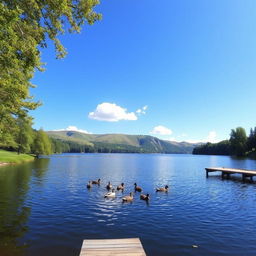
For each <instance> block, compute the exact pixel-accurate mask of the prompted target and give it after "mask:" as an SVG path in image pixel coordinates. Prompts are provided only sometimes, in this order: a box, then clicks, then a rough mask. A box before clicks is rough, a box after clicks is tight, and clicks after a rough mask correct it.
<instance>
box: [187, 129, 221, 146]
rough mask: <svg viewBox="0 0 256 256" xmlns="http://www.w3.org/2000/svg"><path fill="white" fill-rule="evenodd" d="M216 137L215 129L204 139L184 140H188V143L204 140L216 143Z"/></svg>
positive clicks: (202, 141) (204, 141) (203, 141)
mask: <svg viewBox="0 0 256 256" xmlns="http://www.w3.org/2000/svg"><path fill="white" fill-rule="evenodd" d="M217 137H218V136H217V132H216V131H210V132H209V133H208V135H207V137H206V138H205V139H202V140H193V139H189V140H186V142H189V143H206V142H211V143H216V142H218V140H217Z"/></svg>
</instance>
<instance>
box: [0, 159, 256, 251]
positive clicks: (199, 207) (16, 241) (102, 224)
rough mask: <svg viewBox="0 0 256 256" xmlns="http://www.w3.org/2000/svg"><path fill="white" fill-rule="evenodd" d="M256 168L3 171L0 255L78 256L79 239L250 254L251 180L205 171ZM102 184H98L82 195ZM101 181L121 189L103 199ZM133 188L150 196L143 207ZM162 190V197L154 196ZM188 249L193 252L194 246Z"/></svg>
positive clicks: (82, 162) (233, 162)
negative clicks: (90, 183)
mask: <svg viewBox="0 0 256 256" xmlns="http://www.w3.org/2000/svg"><path fill="white" fill-rule="evenodd" d="M209 166H226V167H237V168H248V169H256V162H255V161H253V160H238V159H232V158H230V157H225V156H193V155H161V154H159V155H157V154H148V155H146V154H145V155H143V154H141V155H138V154H80V155H72V154H69V155H64V154H63V155H55V156H51V157H50V158H48V159H39V160H37V161H35V162H34V163H29V164H24V165H17V166H6V167H4V168H1V169H0V236H1V240H0V255H7V256H9V255H56V254H57V255H78V254H79V250H80V247H81V244H82V240H83V239H86V238H87V239H88V238H94V239H97V238H125V237H140V238H141V240H142V243H143V246H144V248H145V250H146V252H147V254H148V255H239V256H240V255H255V251H256V236H255V231H256V222H255V218H256V182H242V179H241V177H240V176H239V175H234V176H233V177H232V178H231V179H229V180H222V179H221V177H220V174H217V173H211V174H210V177H209V178H208V179H207V178H206V176H205V171H204V168H205V167H209ZM98 178H101V180H102V183H101V185H100V186H98V185H94V186H93V187H92V188H91V189H87V188H86V184H87V182H88V181H89V180H96V179H98ZM108 181H110V182H111V184H113V186H114V187H116V186H118V185H120V184H121V182H124V183H125V190H124V191H123V192H122V191H116V197H115V198H113V199H107V198H104V195H105V193H106V192H107V190H106V185H107V183H108ZM134 182H137V184H138V185H139V186H141V187H142V188H143V193H144V194H146V193H149V194H150V201H149V202H148V203H147V202H145V201H143V200H140V193H139V192H136V193H134V201H133V202H131V203H122V197H123V196H125V195H128V194H129V193H130V192H134ZM166 184H168V185H169V187H170V189H169V192H168V193H159V192H158V193H156V192H155V189H156V187H160V186H161V187H163V186H165V185H166ZM193 245H194V247H193Z"/></svg>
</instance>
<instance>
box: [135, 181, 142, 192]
mask: <svg viewBox="0 0 256 256" xmlns="http://www.w3.org/2000/svg"><path fill="white" fill-rule="evenodd" d="M134 190H135V191H138V192H141V191H142V188H141V187H138V186H137V183H134Z"/></svg>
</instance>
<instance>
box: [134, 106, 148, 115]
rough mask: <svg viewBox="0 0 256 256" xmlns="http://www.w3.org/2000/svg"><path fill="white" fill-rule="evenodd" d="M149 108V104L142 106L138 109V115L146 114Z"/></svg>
mask: <svg viewBox="0 0 256 256" xmlns="http://www.w3.org/2000/svg"><path fill="white" fill-rule="evenodd" d="M147 108H148V106H147V105H146V106H144V107H142V108H139V109H137V110H136V113H137V114H138V115H141V114H143V115H145V114H146V110H147Z"/></svg>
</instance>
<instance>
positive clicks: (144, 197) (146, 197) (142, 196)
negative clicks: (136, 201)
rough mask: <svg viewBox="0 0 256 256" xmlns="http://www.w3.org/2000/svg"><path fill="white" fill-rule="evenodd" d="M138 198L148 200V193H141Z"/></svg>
mask: <svg viewBox="0 0 256 256" xmlns="http://www.w3.org/2000/svg"><path fill="white" fill-rule="evenodd" d="M140 199H141V200H145V201H148V200H149V194H147V195H143V194H141V195H140Z"/></svg>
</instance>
